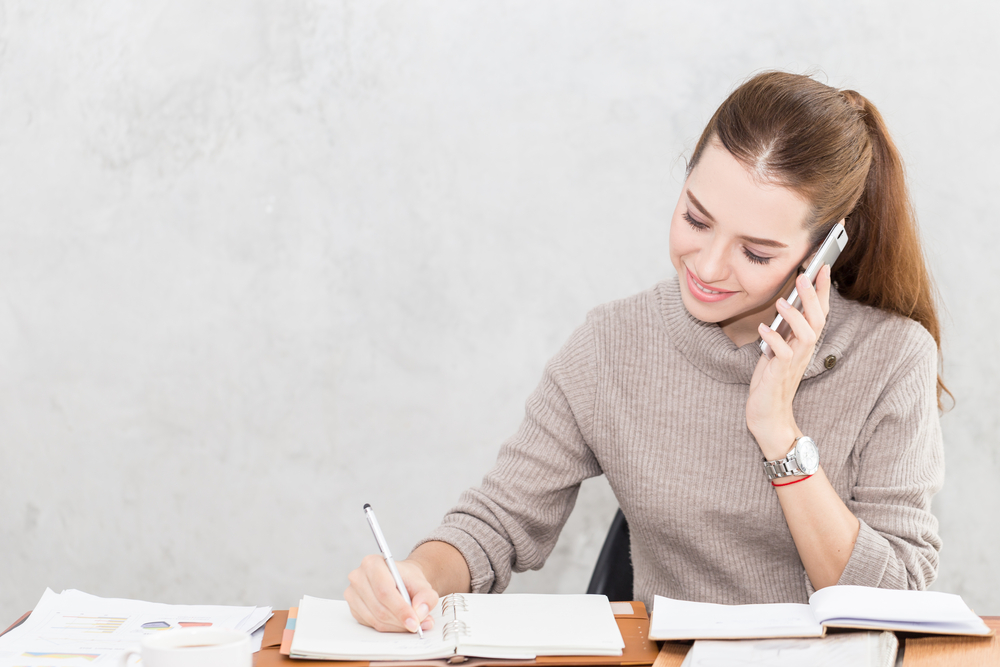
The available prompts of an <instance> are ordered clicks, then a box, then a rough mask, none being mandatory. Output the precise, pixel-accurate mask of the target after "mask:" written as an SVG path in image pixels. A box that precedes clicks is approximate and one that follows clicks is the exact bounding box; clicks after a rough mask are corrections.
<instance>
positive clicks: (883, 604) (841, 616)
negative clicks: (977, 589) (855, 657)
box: [809, 586, 990, 634]
mask: <svg viewBox="0 0 1000 667" xmlns="http://www.w3.org/2000/svg"><path fill="white" fill-rule="evenodd" d="M809 605H810V606H811V607H812V609H813V616H815V617H816V619H817V620H819V621H820V622H821V623H823V624H825V625H829V626H842V627H877V628H891V629H894V630H912V631H913V632H943V633H955V634H989V632H990V629H989V627H988V626H987V625H986V624H985V623H983V620H982V619H981V618H979V617H978V616H976V614H975V612H973V611H972V610H971V609H969V607H968V605H966V604H965V601H964V600H962V598H961V597H960V596H958V595H953V594H951V593H941V592H938V591H900V590H889V589H884V588H869V587H867V586H830V587H828V588H822V589H820V590H818V591H816V592H815V593H813V594H812V595H811V596H810V597H809Z"/></svg>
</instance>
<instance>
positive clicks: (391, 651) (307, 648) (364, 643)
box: [291, 595, 455, 660]
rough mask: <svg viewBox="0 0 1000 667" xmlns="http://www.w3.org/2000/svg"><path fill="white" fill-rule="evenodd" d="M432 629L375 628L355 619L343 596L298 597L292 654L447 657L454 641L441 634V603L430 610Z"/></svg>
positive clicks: (334, 657) (345, 657) (353, 657)
mask: <svg viewBox="0 0 1000 667" xmlns="http://www.w3.org/2000/svg"><path fill="white" fill-rule="evenodd" d="M431 615H432V616H433V617H434V629H433V630H429V631H426V632H424V638H423V639H421V638H420V637H418V636H417V635H415V634H412V633H409V632H379V631H378V630H375V629H373V628H369V627H368V626H365V625H361V624H360V623H358V622H357V621H356V620H355V619H354V617H353V616H351V609H350V607H349V606H348V605H347V603H346V602H345V601H343V600H324V599H322V598H314V597H309V596H308V595H307V596H305V597H304V598H302V601H301V602H300V603H299V615H298V617H297V618H296V620H295V636H294V637H293V639H292V650H291V653H292V657H306V658H316V659H328V660H399V659H403V658H405V659H408V660H425V659H431V658H444V657H449V656H451V655H453V654H454V652H455V650H454V649H455V645H454V643H453V642H449V641H447V640H445V639H444V637H443V636H442V628H443V626H444V621H443V620H442V617H441V605H440V603H438V605H437V606H436V607H435V608H434V610H433V611H432V612H431ZM444 620H447V619H444Z"/></svg>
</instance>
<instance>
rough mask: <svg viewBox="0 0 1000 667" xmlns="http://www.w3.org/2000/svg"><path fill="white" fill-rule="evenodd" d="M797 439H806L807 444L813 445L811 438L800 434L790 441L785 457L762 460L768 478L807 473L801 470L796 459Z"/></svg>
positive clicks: (774, 478)
mask: <svg viewBox="0 0 1000 667" xmlns="http://www.w3.org/2000/svg"><path fill="white" fill-rule="evenodd" d="M799 440H806V441H808V442H809V444H811V445H813V446H814V447H815V443H814V442H813V440H812V438H810V437H808V436H801V437H800V438H795V440H793V441H792V448H791V449H790V450H788V453H787V454H785V458H783V459H778V460H776V461H767V460H765V461H764V463H763V465H764V474H766V475H767V478H768V479H769V480H772V481H773V480H776V479H778V478H780V477H791V476H793V475H807V474H809V473H808V472H806V471H805V470H802V468H801V466H800V465H799V462H798V460H797V459H796V457H795V452H796V450H797V448H798V444H799Z"/></svg>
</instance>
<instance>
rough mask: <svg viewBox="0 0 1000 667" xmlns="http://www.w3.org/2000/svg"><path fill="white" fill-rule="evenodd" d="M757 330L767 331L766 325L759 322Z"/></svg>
mask: <svg viewBox="0 0 1000 667" xmlns="http://www.w3.org/2000/svg"><path fill="white" fill-rule="evenodd" d="M757 331H760V332H764V331H767V325H766V324H764V323H763V322H761V323H760V324H758V325H757Z"/></svg>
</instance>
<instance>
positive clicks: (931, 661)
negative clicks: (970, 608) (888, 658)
mask: <svg viewBox="0 0 1000 667" xmlns="http://www.w3.org/2000/svg"><path fill="white" fill-rule="evenodd" d="M983 620H984V621H986V625H988V626H990V628H992V629H993V630H995V631H996V632H997V634H996V635H993V636H992V637H945V636H943V635H941V636H934V637H927V636H924V637H909V638H907V639H906V640H905V642H904V646H905V650H904V652H903V667H930V666H931V665H933V666H934V667H965V665H969V667H987V666H990V667H1000V616H983Z"/></svg>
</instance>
